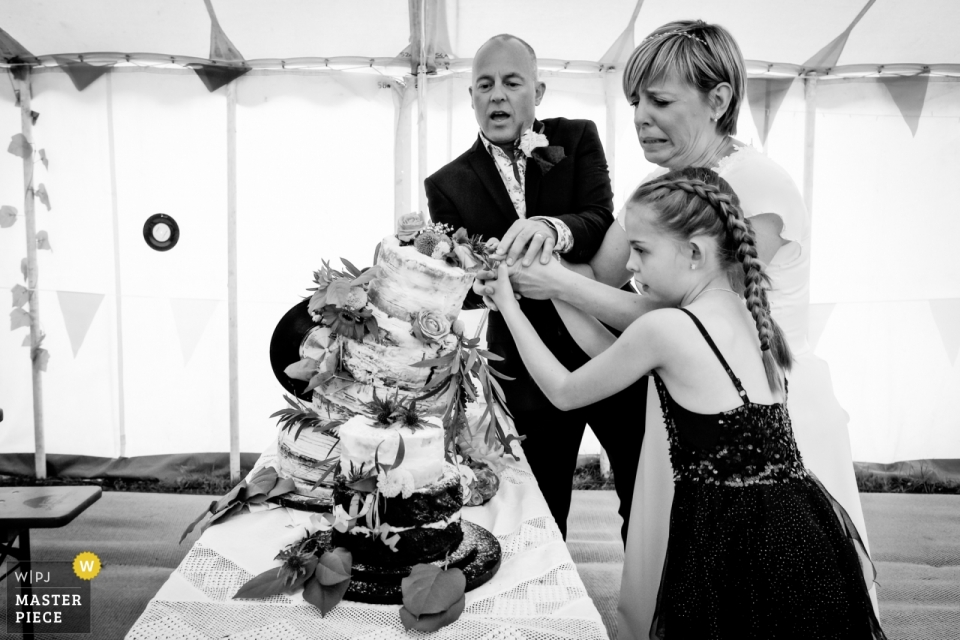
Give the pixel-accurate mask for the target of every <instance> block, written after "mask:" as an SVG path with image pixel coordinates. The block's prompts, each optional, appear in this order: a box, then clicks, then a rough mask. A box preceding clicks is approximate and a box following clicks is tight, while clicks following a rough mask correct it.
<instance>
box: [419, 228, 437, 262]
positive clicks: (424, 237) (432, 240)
mask: <svg viewBox="0 0 960 640" xmlns="http://www.w3.org/2000/svg"><path fill="white" fill-rule="evenodd" d="M439 242H440V234H439V233H434V232H432V231H424V232H423V233H421V234H420V235H418V236H417V239H416V240H414V241H413V246H414V248H415V249H416V250H417V251H419V252H420V253H422V254H423V255H425V256H432V255H433V250H434V249H435V248H436V247H437V244H438V243H439Z"/></svg>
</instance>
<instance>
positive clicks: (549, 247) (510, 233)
mask: <svg viewBox="0 0 960 640" xmlns="http://www.w3.org/2000/svg"><path fill="white" fill-rule="evenodd" d="M556 246H557V232H556V231H554V230H553V229H552V228H551V227H550V225H548V224H547V223H545V222H543V221H541V220H526V219H524V220H517V221H516V222H514V223H513V224H512V225H511V226H510V228H509V229H507V232H506V233H505V234H503V237H502V238H500V242H499V243H498V244H497V253H496V256H495V257H496V258H498V259H505V260H506V263H507V266H508V267H512V266H513V265H514V263H515V262H516V261H517V260H519V259H520V255H521V254H523V266H525V267H529V266H530V265H531V264H533V261H534V260H536V259H537V254H539V255H540V263H541V264H547V263H548V262H550V259H551V257H552V256H553V249H554V247H556Z"/></svg>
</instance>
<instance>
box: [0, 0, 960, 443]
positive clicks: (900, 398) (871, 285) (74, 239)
mask: <svg viewBox="0 0 960 640" xmlns="http://www.w3.org/2000/svg"><path fill="white" fill-rule="evenodd" d="M437 3H441V4H442V8H443V9H444V11H445V15H446V18H447V21H446V27H447V32H448V35H449V41H450V48H451V50H450V51H448V52H444V53H447V54H449V57H448V58H441V59H440V60H438V67H439V68H440V73H438V74H437V75H435V76H430V77H429V79H428V81H427V84H426V96H427V108H426V109H425V110H424V116H425V117H426V119H425V121H423V122H420V123H418V118H417V114H418V108H417V90H416V88H415V80H416V79H415V78H414V77H411V76H410V75H409V63H408V61H406V59H403V58H396V56H397V55H398V54H399V53H400V51H401V50H402V49H403V48H404V47H406V46H407V44H408V40H409V38H408V33H409V22H410V21H409V17H408V11H409V9H410V7H416V6H417V5H418V4H419V3H418V0H411V2H410V3H409V4H410V6H409V7H408V6H407V4H406V3H402V2H397V1H395V0H394V1H388V0H377V1H374V0H363V1H351V2H347V1H346V0H339V1H328V2H323V3H316V2H307V1H305V0H303V1H301V0H280V1H277V2H271V3H262V2H253V1H252V0H231V2H215V3H212V4H211V6H213V8H214V9H215V10H216V15H217V18H218V20H219V23H220V26H221V27H222V28H223V30H224V32H225V33H226V34H227V35H228V36H229V39H230V41H231V42H232V43H233V44H234V45H235V47H236V48H237V50H239V51H240V52H241V53H242V55H243V56H244V58H245V60H246V64H247V66H249V67H251V68H252V69H253V70H252V71H250V72H249V73H247V74H246V75H243V76H242V77H240V78H239V79H237V80H235V81H234V83H233V87H232V88H229V89H228V88H221V89H218V90H217V91H215V92H212V93H211V92H209V91H208V90H207V89H206V88H205V87H204V85H203V84H201V83H200V82H199V81H198V79H197V77H196V75H195V73H194V72H193V71H192V70H188V69H185V68H183V65H184V64H186V63H188V62H191V61H205V60H208V56H209V52H210V24H211V21H210V17H209V15H208V13H207V9H206V8H205V6H204V2H203V0H139V1H138V2H135V3H131V2H121V1H120V0H96V1H95V2H88V3H82V5H81V4H77V3H74V2H70V1H68V0H8V1H7V2H5V3H3V4H2V5H0V29H2V30H3V31H4V32H6V33H7V34H9V36H11V37H12V38H14V39H15V40H16V41H18V42H19V43H20V44H21V45H22V46H23V47H24V48H25V49H26V50H28V51H29V52H30V53H31V54H33V55H35V56H40V62H41V64H42V65H43V66H44V67H47V68H44V69H41V70H37V71H34V73H32V74H31V79H30V81H31V83H32V108H33V110H34V111H36V112H38V113H39V114H40V118H39V120H38V121H37V124H36V126H35V127H34V129H33V136H34V142H35V147H36V148H42V149H44V150H45V152H46V155H47V157H48V158H49V159H50V165H49V168H44V167H43V166H42V165H41V164H40V163H37V164H36V165H35V171H36V177H35V182H36V183H38V184H39V183H44V184H45V186H46V189H47V190H48V192H49V193H50V199H51V204H52V206H53V209H52V210H51V211H49V212H48V211H47V210H46V208H45V207H44V206H42V205H40V204H39V203H37V213H36V218H37V229H38V230H44V231H47V232H48V234H49V238H50V243H51V245H52V249H53V250H52V251H40V252H39V263H38V268H39V273H40V284H39V292H38V295H39V301H40V305H41V309H42V315H41V317H40V321H41V324H42V329H43V330H44V332H45V333H46V336H47V337H46V339H45V341H44V343H43V347H44V348H45V349H46V350H47V351H48V352H49V353H50V354H51V359H50V362H49V365H48V367H47V371H46V372H45V373H44V374H42V383H43V388H44V402H43V408H44V414H45V432H46V442H47V451H48V452H49V453H51V454H72V455H83V456H98V457H107V458H111V457H117V456H131V457H132V456H142V455H151V454H174V453H190V452H201V451H227V450H229V447H230V420H229V406H230V392H229V385H228V379H229V368H228V360H229V346H228V339H227V323H228V301H229V294H228V277H227V253H228V246H227V237H228V234H227V225H228V222H227V219H228V218H227V210H228V199H229V186H228V179H227V169H226V167H227V148H228V140H229V139H230V134H229V133H228V128H227V112H228V105H229V104H230V102H231V100H232V98H231V95H230V91H234V90H235V95H236V103H235V104H236V114H237V127H236V138H235V141H236V149H237V152H236V158H237V175H236V185H237V188H236V211H237V229H238V236H237V244H236V251H237V255H238V260H239V265H238V273H237V283H238V289H237V302H238V309H239V311H238V318H239V320H238V334H239V354H238V355H239V393H238V401H239V442H240V449H241V450H243V451H260V450H263V449H264V448H265V447H266V446H267V444H268V442H269V440H270V439H271V438H273V437H274V434H275V428H274V426H273V425H272V422H271V421H270V420H269V418H268V416H269V414H270V413H272V412H273V411H274V410H276V409H278V408H280V407H281V406H282V400H281V394H282V390H281V388H280V387H279V386H278V384H277V382H276V381H275V380H274V379H273V376H272V372H271V370H270V366H269V361H268V350H267V348H268V343H269V339H270V335H271V333H272V331H273V328H274V326H275V325H276V322H277V321H278V320H279V318H280V317H281V316H282V315H283V313H284V312H285V311H286V310H287V309H288V308H289V307H290V306H292V305H293V304H294V303H296V302H297V301H298V300H299V299H300V296H301V295H304V294H305V293H306V288H307V287H308V286H310V274H311V272H312V271H313V270H314V269H316V268H317V267H318V266H319V263H320V259H321V258H327V259H333V260H336V259H337V258H339V257H340V256H343V257H347V258H349V259H350V260H351V261H353V262H354V263H356V264H358V265H361V266H362V265H366V264H369V262H370V259H371V257H372V249H373V246H374V245H375V244H376V242H377V240H378V239H379V238H380V237H382V236H384V235H386V234H388V233H390V232H391V230H392V227H393V216H394V215H395V214H396V213H402V212H405V211H409V210H413V209H417V208H420V207H422V202H423V200H422V188H421V186H420V184H421V178H422V177H423V175H425V174H426V173H429V172H432V171H433V170H435V169H437V168H438V167H440V166H442V165H443V164H444V163H445V162H447V161H448V160H450V159H452V158H453V157H456V156H457V155H459V154H460V153H461V152H462V151H463V150H465V149H466V148H467V147H468V146H469V144H471V143H472V141H473V139H474V137H475V135H476V123H475V120H474V118H473V113H472V111H471V109H470V103H469V100H468V96H467V91H466V88H467V86H468V83H469V64H470V61H469V58H470V56H471V55H472V53H473V51H474V50H475V49H476V48H477V47H478V46H479V45H480V44H481V43H482V42H483V41H484V40H485V39H486V38H487V37H489V36H491V35H494V34H496V33H501V32H512V33H515V34H517V35H519V36H521V37H524V38H526V39H528V40H529V41H530V42H531V43H532V44H533V45H534V46H535V47H536V48H537V51H538V55H539V57H540V58H541V68H542V73H543V76H544V80H545V82H546V83H547V86H548V90H547V94H546V98H545V100H544V102H543V104H542V106H541V108H540V110H539V111H538V115H540V116H541V117H550V116H555V115H563V116H565V117H576V118H589V119H592V120H594V121H595V122H596V123H597V125H598V127H599V129H600V131H601V136H602V137H604V139H605V144H606V150H607V154H608V159H609V161H610V164H611V168H612V176H613V180H614V187H615V193H616V203H617V204H618V205H619V204H620V203H622V202H623V200H624V199H625V198H626V196H627V195H628V194H629V190H630V189H631V188H632V187H633V186H634V185H635V184H636V183H637V182H639V180H640V179H641V178H642V177H643V176H644V175H645V174H646V173H648V171H649V170H650V169H651V167H650V166H649V165H648V164H647V163H646V162H645V161H644V160H643V157H642V154H641V152H640V149H639V146H638V145H637V144H636V140H635V135H634V133H633V129H632V121H631V112H630V109H629V107H628V106H627V105H626V104H625V102H624V101H623V99H622V96H621V95H620V93H619V88H618V86H619V81H618V77H617V76H618V74H617V72H616V69H615V68H614V69H613V70H612V71H611V70H610V69H609V68H603V67H602V65H601V64H600V63H599V60H600V59H601V58H602V57H603V55H604V53H605V52H606V51H607V50H608V49H609V48H610V45H611V44H613V42H614V41H615V40H617V38H618V37H619V36H620V35H621V32H622V31H623V29H624V28H625V27H626V25H627V23H628V20H629V19H630V16H631V14H632V12H633V10H634V8H635V7H636V4H637V3H636V2H635V1H634V0H607V1H605V2H602V3H586V2H574V1H573V0H563V1H549V2H548V1H546V0H538V1H528V2H524V3H511V2H505V1H503V2H501V1H497V2H485V3H473V2H463V1H455V0H445V1H444V0H434V1H433V4H434V5H436V4H437ZM864 7H868V9H867V11H866V13H864V14H863V17H862V19H861V20H860V21H859V23H858V24H857V25H856V27H855V28H854V29H853V30H852V31H851V32H850V34H849V38H848V40H847V43H846V46H845V47H844V48H843V50H842V52H841V54H840V57H839V59H838V60H837V62H836V65H835V66H831V67H830V70H829V73H827V69H821V70H820V73H818V75H819V80H818V82H817V84H816V98H815V102H814V101H808V100H807V99H806V97H805V94H804V79H803V78H802V77H801V78H799V79H797V80H796V81H794V82H793V84H792V86H791V88H790V89H789V90H788V91H787V94H786V97H785V98H784V101H783V103H782V105H781V107H780V109H779V111H777V113H776V118H775V120H774V121H773V125H772V127H771V129H770V132H769V136H768V137H767V138H766V141H765V144H763V142H762V138H761V135H760V134H759V133H758V130H757V125H756V124H755V123H754V120H753V114H752V113H751V109H750V108H749V107H748V105H744V106H743V108H742V110H741V114H740V131H739V135H738V137H739V138H740V139H742V140H744V141H746V142H750V143H752V144H754V145H755V146H758V147H760V146H763V147H764V150H765V152H766V153H768V154H769V155H770V156H771V157H773V158H774V159H775V160H777V161H778V162H779V163H780V164H781V165H783V166H784V167H785V168H786V169H787V170H788V171H789V172H790V173H791V175H792V176H793V177H794V180H795V181H796V182H797V184H798V185H801V186H802V185H805V184H806V185H807V187H808V188H809V190H810V192H811V193H812V202H811V204H812V211H813V251H814V255H813V275H812V278H813V280H812V299H813V302H814V306H813V309H812V311H811V314H812V316H811V317H812V335H811V343H812V344H813V345H814V346H815V349H816V352H817V353H818V355H820V356H821V357H823V358H824V359H826V360H827V361H828V362H829V363H830V365H831V370H832V375H833V382H834V386H835V389H836V392H837V396H838V398H839V400H840V402H841V404H842V405H843V406H844V407H845V408H846V409H847V411H848V412H849V413H850V417H851V422H850V425H851V438H852V441H853V442H852V444H853V452H854V457H855V458H856V459H857V460H863V461H873V462H890V461H896V460H907V459H918V458H960V438H958V437H957V433H958V427H960V422H958V421H960V418H958V416H960V368H958V367H960V359H958V350H960V270H958V268H957V266H956V261H955V259H954V257H953V256H954V254H955V250H954V247H953V240H954V239H955V238H956V237H958V235H960V216H957V215H956V213H957V208H958V205H957V204H956V202H957V198H956V196H955V194H954V193H953V191H952V189H951V185H950V181H951V180H950V178H951V176H953V175H957V173H958V171H960V153H958V152H957V151H956V150H957V149H958V148H960V80H958V79H960V44H958V41H957V40H956V39H955V37H954V34H953V33H952V32H951V29H952V28H953V27H955V26H956V25H957V24H960V4H958V3H956V2H953V1H951V0H927V1H926V2H923V3H915V2H907V1H893V0H886V1H883V2H877V3H872V2H868V1H867V0H855V1H854V0H829V1H828V0H815V1H811V2H806V3H795V2H769V1H766V2H764V1H761V0H727V1H723V2H717V1H716V0H712V1H708V0H683V1H682V2H676V1H674V2H670V1H668V0H646V2H643V4H642V7H641V10H640V13H639V17H638V19H637V22H636V26H635V34H634V40H635V42H639V41H640V40H641V39H642V37H643V35H644V34H645V33H647V32H648V31H650V30H651V29H652V28H654V27H655V26H658V25H659V24H661V23H663V22H666V21H667V20H670V19H676V18H683V17H701V18H703V19H705V20H708V21H716V22H720V23H721V24H724V25H725V26H727V27H729V28H730V29H731V31H732V32H733V33H734V35H735V36H736V37H737V38H738V41H739V42H740V44H741V46H742V49H743V51H744V54H745V56H746V57H747V58H748V59H749V60H750V61H751V62H750V69H751V75H752V76H754V77H756V76H758V75H765V76H768V77H773V76H778V77H790V76H789V74H790V73H792V74H793V75H794V76H798V75H800V73H801V69H803V68H804V63H805V62H806V61H807V60H809V59H810V58H811V57H813V56H814V55H815V54H817V52H818V51H820V50H821V49H823V48H824V47H825V46H826V45H827V44H828V43H830V42H831V41H832V40H834V39H835V38H836V37H837V36H839V35H841V34H842V33H843V32H844V30H845V29H847V27H848V26H849V25H850V23H851V21H853V20H854V18H856V17H857V15H858V14H859V13H860V12H861V11H862V10H863V9H864ZM104 52H108V53H104ZM111 52H112V53H111ZM143 53H147V54H151V55H141V54H143ZM61 54H71V55H70V56H68V57H71V58H72V59H75V60H76V59H80V55H79V54H83V60H85V61H88V62H92V63H95V64H96V63H98V61H99V63H103V62H106V61H109V62H110V63H116V64H115V65H114V67H113V69H112V71H111V72H110V73H108V74H107V75H106V76H104V77H102V78H100V79H98V80H97V81H95V82H94V83H93V84H91V85H90V86H89V87H88V88H86V89H85V90H84V91H82V92H79V91H77V90H76V89H75V87H74V85H73V84H72V83H71V81H70V80H69V79H68V77H67V75H66V74H65V73H64V72H63V70H62V69H60V68H57V64H58V63H57V61H56V60H54V58H53V57H52V56H54V55H61ZM108 54H109V55H108ZM127 54H129V57H130V62H127V61H126V55H127ZM298 61H299V62H298ZM615 66H616V65H614V67H615ZM564 67H566V69H565V68H564ZM921 72H923V74H924V75H923V76H921V77H922V78H925V79H927V82H926V83H922V82H921V83H917V84H916V85H915V86H914V89H913V90H912V93H910V92H907V93H904V92H902V91H901V92H899V93H897V94H896V95H897V96H899V101H898V100H895V99H894V95H895V94H893V93H891V91H893V90H892V89H891V88H890V87H891V84H890V75H891V74H896V73H904V74H907V75H910V74H917V73H921ZM2 76H3V77H0V139H8V138H7V136H12V135H14V134H16V133H18V132H20V131H21V121H20V110H19V109H18V108H15V103H16V98H15V94H14V89H15V81H14V79H13V75H12V73H11V72H9V71H8V72H7V73H4V74H2ZM918 92H922V94H918ZM904 95H906V96H907V99H904V98H903V96H904ZM918 96H919V98H918ZM810 109H813V110H814V111H812V114H813V115H812V119H811V118H808V113H810ZM911 118H912V122H913V124H912V125H911V124H910V122H911ZM808 120H811V121H812V123H813V127H812V129H808V127H807V122H808ZM808 132H810V133H811V134H812V135H808ZM418 138H419V140H420V142H421V143H422V144H419V143H418ZM811 141H812V143H813V146H812V147H810V146H809V143H810V142H811ZM421 148H422V149H423V150H424V153H423V154H421V151H420V149H421ZM811 148H812V149H813V159H814V163H813V167H814V171H813V174H812V175H806V174H805V169H804V167H805V164H804V163H805V158H808V159H809V157H810V156H809V153H810V152H809V150H810V149H811ZM23 201H24V197H23V183H22V166H21V160H20V159H19V158H17V157H15V156H13V155H10V154H0V205H11V206H15V207H17V209H18V210H20V212H21V213H22V211H23ZM158 212H162V213H167V214H169V215H172V216H173V217H174V218H175V219H176V220H177V221H178V223H179V225H180V230H181V238H180V243H179V244H178V245H177V246H176V247H175V248H174V249H173V250H171V251H169V252H163V253H158V252H154V251H152V250H150V249H149V248H148V247H147V246H146V244H145V243H144V241H143V238H142V226H143V223H144V221H145V220H146V218H147V217H148V216H150V215H152V214H154V213H158ZM23 228H24V227H23V222H22V221H21V220H20V219H19V218H18V219H17V222H16V223H15V224H14V226H13V227H11V228H5V229H0V288H3V289H6V290H11V289H12V288H14V287H15V286H16V285H17V284H23V277H22V276H21V272H20V269H21V259H22V258H24V257H25V256H26V251H25V244H24V231H23ZM118 292H119V295H118ZM23 336H24V330H23V329H22V328H21V329H17V330H12V331H0V407H2V408H3V410H4V412H5V414H6V419H5V421H4V422H3V423H2V424H0V427H2V429H0V452H3V453H28V452H32V451H33V448H34V441H33V413H32V411H33V410H32V401H31V382H30V375H31V373H30V369H31V363H30V358H29V349H27V348H24V347H22V346H21V343H22V342H23V339H24V338H23Z"/></svg>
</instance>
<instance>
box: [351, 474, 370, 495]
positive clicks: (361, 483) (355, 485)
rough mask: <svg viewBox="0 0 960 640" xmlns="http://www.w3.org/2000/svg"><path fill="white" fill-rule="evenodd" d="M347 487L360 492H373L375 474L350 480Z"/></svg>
mask: <svg viewBox="0 0 960 640" xmlns="http://www.w3.org/2000/svg"><path fill="white" fill-rule="evenodd" d="M347 487H348V488H350V489H353V490H354V491H360V492H362V493H373V492H374V491H376V490H377V478H376V477H375V476H374V477H367V478H363V479H362V480H357V481H356V482H351V483H350V484H348V485H347Z"/></svg>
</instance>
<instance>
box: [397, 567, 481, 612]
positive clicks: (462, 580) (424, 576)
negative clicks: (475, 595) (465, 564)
mask: <svg viewBox="0 0 960 640" xmlns="http://www.w3.org/2000/svg"><path fill="white" fill-rule="evenodd" d="M466 587H467V579H466V577H464V575H463V571H461V570H460V569H447V570H446V571H443V570H441V569H440V567H438V566H436V565H433V564H418V565H414V567H413V568H412V569H411V570H410V575H408V576H407V577H406V578H404V579H403V580H402V581H401V583H400V590H401V592H402V594H403V606H404V607H405V608H406V609H407V610H408V611H409V612H410V613H411V614H413V615H414V616H416V617H418V618H419V617H420V616H423V615H429V614H434V613H442V612H444V611H446V610H447V609H449V608H451V607H453V606H454V605H455V604H456V603H457V601H458V600H460V599H461V598H463V594H464V592H465V590H466Z"/></svg>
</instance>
